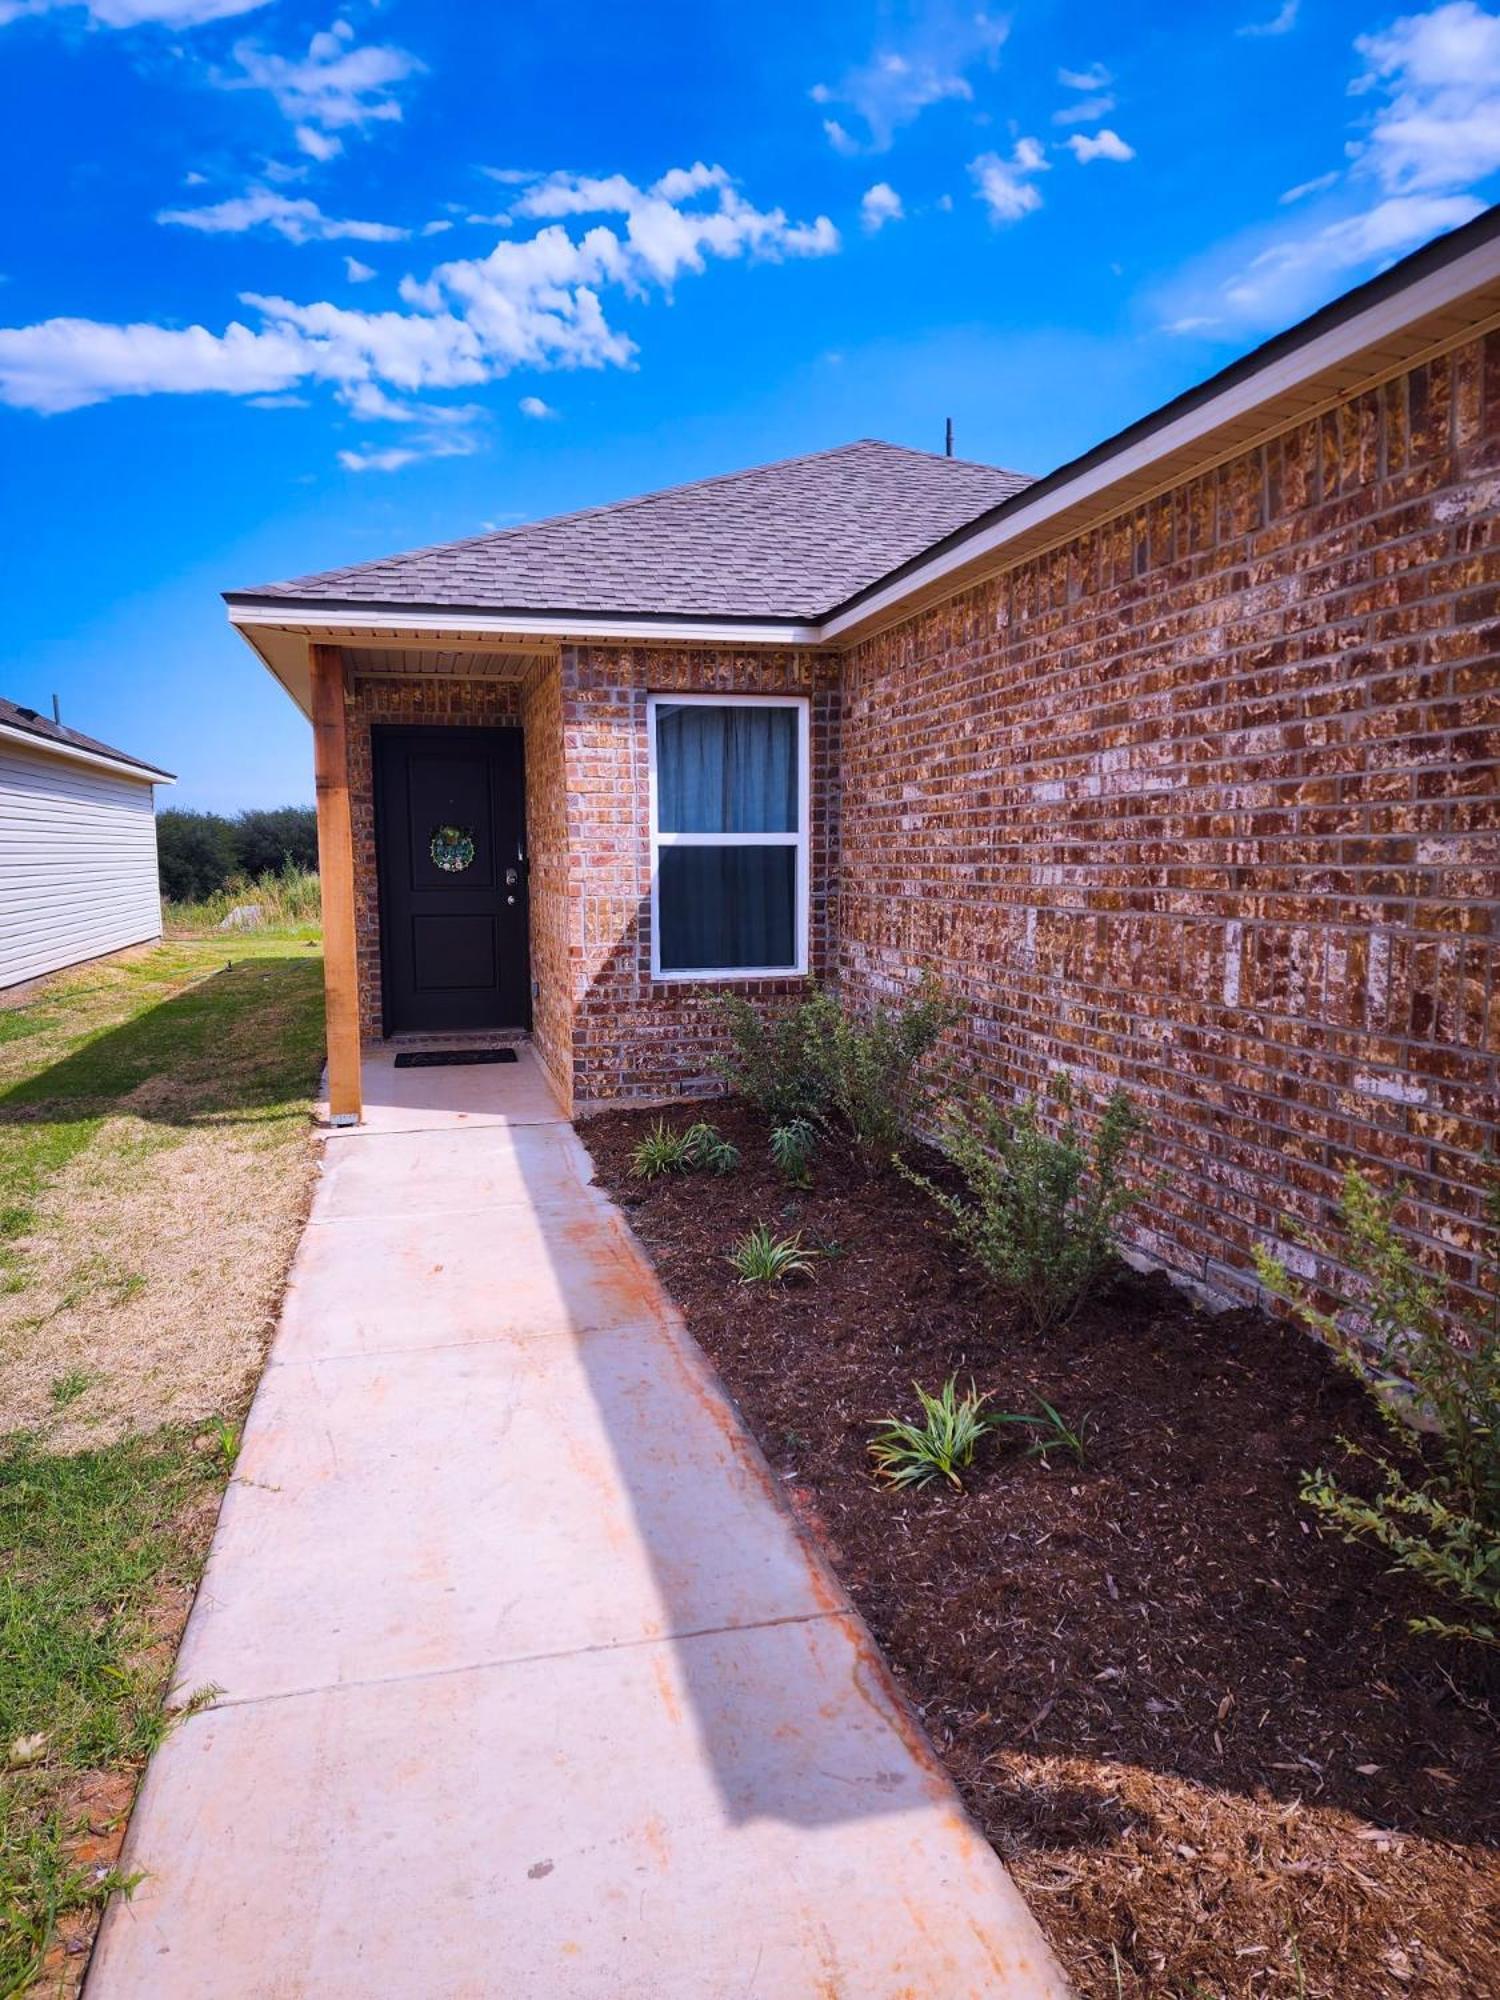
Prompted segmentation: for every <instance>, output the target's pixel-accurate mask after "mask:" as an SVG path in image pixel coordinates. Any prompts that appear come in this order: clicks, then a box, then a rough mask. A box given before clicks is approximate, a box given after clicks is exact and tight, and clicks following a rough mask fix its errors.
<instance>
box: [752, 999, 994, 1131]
mask: <svg viewBox="0 0 1500 2000" xmlns="http://www.w3.org/2000/svg"><path fill="white" fill-rule="evenodd" d="M720 1005H721V1009H722V1013H723V1016H724V1019H725V1021H726V1023H727V1024H728V1027H729V1033H730V1040H731V1048H730V1051H729V1053H728V1054H727V1055H726V1056H724V1057H722V1058H721V1059H720V1062H719V1065H718V1067H719V1073H720V1075H721V1076H722V1077H723V1078H724V1080H725V1082H726V1083H727V1084H728V1085H729V1087H730V1088H731V1089H732V1090H734V1091H737V1092H738V1093H739V1094H740V1095H741V1096H742V1097H747V1098H748V1099H749V1100H750V1102H751V1103H752V1104H754V1105H756V1106H757V1107H758V1108H759V1109H760V1110H761V1111H763V1112H764V1113H765V1114H766V1116H767V1117H768V1118H769V1119H770V1120H771V1122H772V1124H773V1126H779V1127H788V1126H792V1125H795V1124H797V1123H798V1122H799V1121H801V1122H805V1123H808V1124H811V1125H814V1126H816V1127H818V1128H820V1129H822V1130H825V1131H829V1132H840V1133H842V1134H843V1135H844V1136H845V1137H846V1138H848V1139H851V1140H852V1141H853V1142H854V1144H855V1145H856V1146H858V1147H860V1148H861V1150H862V1151H864V1152H865V1153H867V1154H868V1155H869V1156H870V1157H871V1158H874V1159H880V1160H885V1159H888V1158H889V1157H890V1155H891V1154H892V1153H893V1152H894V1151H895V1150H896V1147H897V1146H898V1145H899V1144H900V1142H901V1140H902V1139H903V1138H904V1137H905V1135H906V1133H907V1132H908V1131H909V1130H910V1128H911V1126H912V1125H913V1124H914V1123H915V1122H916V1121H917V1119H918V1118H919V1117H920V1115H921V1112H922V1110H923V1108H924V1107H925V1104H926V1099H927V1087H926V1079H925V1077H924V1075H923V1064H924V1062H925V1060H926V1058H927V1057H928V1056H929V1055H930V1054H931V1053H932V1051H933V1049H934V1048H936V1046H937V1043H938V1041H939V1039H940V1037H941V1036H942V1034H943V1032H944V1030H945V1029H947V1028H948V1027H950V1026H951V1025H952V1024H953V1022H954V1021H955V1020H957V1018H958V1009H957V1008H956V1007H954V1006H953V1005H952V1003H951V1002H949V1001H948V1000H946V999H945V998H944V996H943V992H942V988H941V987H940V986H939V985H938V983H937V981H936V980H934V979H931V978H928V979H924V980H923V981H922V984H921V986H920V987H919V988H918V989H917V992H916V994H915V995H914V996H913V998H911V999H910V1000H907V1001H905V1002H904V1003H902V1004H901V1005H899V1006H887V1005H885V1004H884V1003H882V1004H881V1005H879V1006H877V1007H876V1008H875V1010H874V1012H873V1014H871V1015H870V1016H869V1018H868V1019H861V1018H859V1017H856V1016H855V1015H852V1014H850V1013H849V1012H848V1011H847V1010H846V1009H845V1008H844V1007H842V1006H841V1005H840V1003H839V1002H838V1001H837V1000H836V999H835V998H834V996H833V995H832V994H831V993H814V994H811V995H810V996H809V997H808V998H807V999H806V1000H804V1001H802V1002H800V1003H799V1004H798V1005H797V1006H794V1007H790V1008H786V1009H783V1010H782V1011H781V1012H780V1013H777V1014H770V1015H766V1014H762V1013H761V1012H760V1011H759V1010H758V1009H757V1008H755V1007H752V1006H751V1004H750V1003H749V1001H747V1000H745V999H744V998H742V997H741V996H740V995H738V994H732V995H730V996H728V997H727V998H726V999H724V1000H723V1001H722V1002H721V1003H720Z"/></svg>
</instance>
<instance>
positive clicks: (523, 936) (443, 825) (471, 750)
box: [371, 727, 531, 1035]
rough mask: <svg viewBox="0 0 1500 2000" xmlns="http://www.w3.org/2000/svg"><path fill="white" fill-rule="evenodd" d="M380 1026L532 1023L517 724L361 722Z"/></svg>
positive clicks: (412, 1028) (415, 1028) (394, 1030)
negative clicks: (370, 821)
mask: <svg viewBox="0 0 1500 2000" xmlns="http://www.w3.org/2000/svg"><path fill="white" fill-rule="evenodd" d="M371 743H372V749H373V751H374V762H375V848H376V854H377V857H378V859H379V864H380V938H381V972H382V977H383V982H384V992H385V1031H386V1033H387V1034H388V1035H394V1034H401V1033H403V1032H407V1033H412V1032H415V1033H418V1034H421V1033H427V1032H429V1031H433V1030H442V1029H475V1028H477V1029H484V1028H524V1027H528V1026H529V1025H530V1021H531V965H530V958H529V953H528V949H527V920H526V792H525V780H524V776H523V772H522V763H521V751H522V738H521V732H520V730H519V729H383V728H378V727H377V728H375V729H374V730H372V731H371Z"/></svg>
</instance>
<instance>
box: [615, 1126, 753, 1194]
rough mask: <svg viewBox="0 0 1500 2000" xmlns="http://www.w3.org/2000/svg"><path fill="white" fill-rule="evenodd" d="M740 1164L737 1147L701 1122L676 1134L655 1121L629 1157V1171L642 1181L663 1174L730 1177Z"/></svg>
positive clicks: (711, 1127)
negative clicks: (724, 1175)
mask: <svg viewBox="0 0 1500 2000" xmlns="http://www.w3.org/2000/svg"><path fill="white" fill-rule="evenodd" d="M739 1163H740V1154H739V1148H738V1147H737V1146H734V1145H731V1144H730V1142H729V1140H728V1139H726V1138H724V1137H723V1136H722V1134H720V1133H719V1132H716V1131H715V1130H714V1128H713V1126H712V1125H706V1124H704V1123H703V1121H702V1120H701V1119H700V1120H699V1122H698V1123H697V1124H696V1125H689V1126H688V1128H687V1130H686V1131H685V1132H677V1131H674V1130H673V1129H672V1127H671V1126H669V1125H668V1124H667V1122H666V1120H665V1119H663V1118H658V1119H657V1121H656V1123H655V1124H654V1125H653V1126H652V1127H651V1130H650V1131H649V1132H648V1133H647V1134H646V1136H645V1138H644V1139H642V1140H640V1142H639V1143H638V1144H637V1145H636V1147H635V1149H634V1151H633V1152H632V1153H631V1155H630V1171H631V1172H632V1173H633V1174H634V1175H635V1176H636V1178H637V1180H643V1181H654V1180H658V1179H660V1177H661V1176H662V1175H663V1174H687V1173H695V1172H696V1173H706V1174H732V1173H733V1172H734V1170H735V1168H736V1167H737V1166H738V1165H739Z"/></svg>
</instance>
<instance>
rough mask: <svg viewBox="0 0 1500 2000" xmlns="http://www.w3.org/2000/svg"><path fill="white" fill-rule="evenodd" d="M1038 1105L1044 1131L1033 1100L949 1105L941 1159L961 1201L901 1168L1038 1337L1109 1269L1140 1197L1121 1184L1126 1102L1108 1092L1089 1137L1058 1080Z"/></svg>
mask: <svg viewBox="0 0 1500 2000" xmlns="http://www.w3.org/2000/svg"><path fill="white" fill-rule="evenodd" d="M1049 1096H1050V1100H1051V1105H1052V1107H1053V1119H1052V1123H1053V1125H1054V1127H1055V1129H1054V1130H1051V1131H1049V1130H1048V1129H1047V1126H1046V1125H1045V1124H1044V1123H1043V1114H1042V1110H1041V1107H1040V1106H1039V1104H1038V1103H1037V1101H1036V1099H1035V1098H1030V1097H1028V1098H1025V1099H1023V1101H1022V1102H1021V1103H1020V1104H1018V1105H1016V1106H1014V1107H1011V1106H1005V1105H999V1104H995V1103H993V1102H985V1103H982V1104H980V1105H979V1106H978V1107H977V1108H976V1109H974V1110H971V1111H965V1110H962V1109H960V1108H959V1107H957V1106H955V1105H950V1106H949V1108H948V1112H947V1116H946V1119H945V1122H944V1127H943V1136H942V1141H941V1143H942V1149H943V1151H944V1153H945V1154H946V1155H947V1157H948V1159H949V1160H950V1161H951V1162H952V1163H953V1165H954V1166H955V1167H956V1168H957V1169H958V1171H959V1173H960V1174H961V1175H962V1177H963V1181H964V1185H965V1188H966V1193H965V1194H962V1195H954V1194H949V1193H948V1192H947V1191H946V1190H944V1189H942V1188H938V1187H935V1186H934V1185H933V1183H932V1182H931V1181H930V1180H928V1179H926V1178H925V1176H923V1175H921V1174H917V1173H913V1172H911V1170H910V1169H908V1168H903V1169H902V1171H903V1172H904V1173H905V1174H906V1177H907V1179H908V1180H910V1181H912V1182H913V1183H914V1185H916V1186H917V1187H920V1188H924V1189H925V1190H926V1191H927V1193H928V1194H930V1195H931V1196H932V1198H933V1200H934V1201H935V1202H936V1203H937V1204H938V1206H939V1208H941V1209H942V1210H943V1212H944V1214H945V1215H946V1216H947V1217H948V1219H949V1221H950V1222H951V1224H952V1226H953V1233H954V1235H955V1237H956V1238H957V1239H958V1241H959V1242H960V1243H961V1244H962V1245H963V1247H964V1249H965V1250H966V1251H967V1252H968V1254H969V1255H970V1256H971V1257H972V1258H973V1259H974V1261H975V1263H976V1264H978V1266H979V1268H980V1269H981V1270H982V1271H983V1272H984V1274H985V1276H986V1277H987V1278H988V1279H989V1280H990V1282H991V1283H992V1284H994V1285H996V1286H997V1287H998V1288H999V1289H1000V1290H1001V1291H1003V1292H1006V1293H1009V1294H1010V1295H1011V1296H1012V1297H1014V1298H1016V1299H1018V1300H1019V1301H1020V1302H1021V1304H1022V1305H1023V1306H1024V1307H1025V1309H1026V1311H1027V1312H1028V1313H1029V1314H1030V1316H1031V1319H1032V1321H1033V1322H1034V1324H1035V1325H1036V1326H1037V1327H1038V1328H1041V1329H1046V1328H1047V1327H1053V1326H1060V1325H1063V1324H1065V1323H1066V1322H1067V1321H1068V1320H1069V1319H1071V1318H1072V1316H1073V1314H1074V1313H1076V1312H1077V1310H1078V1308H1079V1307H1080V1306H1081V1305H1082V1303H1083V1301H1084V1299H1085V1298H1086V1297H1087V1296H1088V1294H1089V1292H1090V1291H1091V1290H1092V1288H1093V1287H1094V1286H1095V1285H1096V1284H1097V1283H1098V1282H1099V1279H1100V1278H1101V1277H1102V1276H1103V1275H1104V1273H1105V1272H1106V1271H1107V1270H1108V1269H1109V1267H1110V1265H1111V1264H1112V1262H1113V1261H1114V1255H1115V1236H1116V1232H1117V1231H1118V1228H1119V1225H1120V1223H1121V1221H1122V1220H1123V1218H1124V1217H1125V1216H1126V1215H1127V1214H1128V1213H1129V1212H1130V1210H1131V1209H1132V1208H1134V1207H1135V1205H1136V1203H1137V1202H1139V1201H1140V1200H1141V1198H1142V1196H1143V1195H1144V1193H1145V1189H1144V1188H1143V1187H1141V1186H1139V1185H1138V1184H1136V1182H1135V1181H1134V1178H1133V1174H1132V1152H1133V1149H1134V1147H1135V1143H1136V1141H1137V1139H1138V1138H1139V1137H1140V1135H1141V1134H1142V1133H1143V1132H1144V1130H1145V1125H1144V1121H1143V1120H1142V1118H1141V1116H1140V1114H1139V1113H1138V1112H1137V1110H1136V1108H1135V1106H1134V1104H1133V1103H1132V1101H1131V1099H1130V1097H1129V1095H1128V1094H1127V1093H1126V1092H1125V1091H1123V1090H1116V1091H1114V1092H1113V1093H1112V1094H1111V1096H1110V1097H1109V1098H1108V1099H1107V1100H1106V1102H1105V1103H1104V1104H1103V1106H1102V1107H1097V1106H1096V1107H1095V1110H1096V1114H1097V1115H1096V1116H1095V1118H1094V1120H1093V1125H1094V1130H1093V1136H1092V1138H1090V1137H1089V1135H1088V1132H1087V1130H1086V1129H1085V1124H1084V1121H1083V1119H1082V1118H1081V1117H1080V1115H1079V1108H1078V1106H1077V1104H1076V1102H1075V1099H1074V1094H1073V1090H1072V1086H1071V1085H1070V1084H1069V1082H1068V1081H1067V1079H1066V1078H1065V1077H1061V1076H1059V1077H1058V1078H1057V1079H1056V1080H1055V1081H1054V1083H1053V1085H1052V1087H1051V1090H1050V1092H1049Z"/></svg>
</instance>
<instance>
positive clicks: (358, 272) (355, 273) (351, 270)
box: [344, 257, 375, 285]
mask: <svg viewBox="0 0 1500 2000" xmlns="http://www.w3.org/2000/svg"><path fill="white" fill-rule="evenodd" d="M374 275H375V266H374V265H373V264H361V263H360V261H359V259H358V258H357V257H345V259H344V276H345V277H346V278H347V279H348V280H349V282H350V284H351V285H363V284H364V283H366V282H367V280H369V279H370V278H373V277H374Z"/></svg>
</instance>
